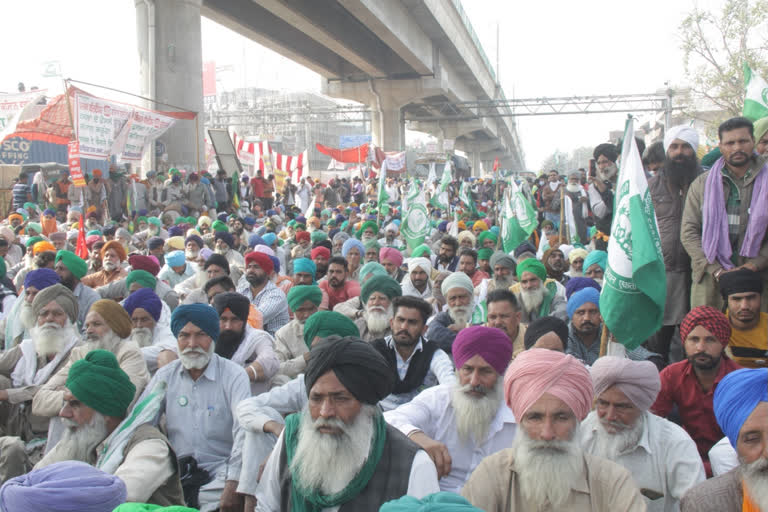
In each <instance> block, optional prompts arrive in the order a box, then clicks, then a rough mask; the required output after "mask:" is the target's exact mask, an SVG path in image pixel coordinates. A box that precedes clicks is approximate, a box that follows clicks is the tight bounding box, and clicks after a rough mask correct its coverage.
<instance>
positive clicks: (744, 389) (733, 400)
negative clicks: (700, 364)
mask: <svg viewBox="0 0 768 512" xmlns="http://www.w3.org/2000/svg"><path fill="white" fill-rule="evenodd" d="M760 402H768V369H766V368H753V369H748V368H744V369H741V370H736V371H734V372H731V373H729V374H728V375H726V376H725V377H723V380H721V381H720V383H719V384H718V385H717V387H716V388H715V397H714V399H713V400H712V406H713V409H714V411H715V419H716V420H717V424H718V425H720V428H721V429H722V430H723V433H725V435H726V436H727V437H728V440H729V441H730V442H731V445H732V446H733V447H734V448H736V441H737V440H738V438H739V431H741V427H742V426H743V425H744V422H745V421H747V418H748V417H749V415H750V414H752V411H754V410H755V407H757V406H758V404H759V403H760Z"/></svg>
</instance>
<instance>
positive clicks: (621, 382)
mask: <svg viewBox="0 0 768 512" xmlns="http://www.w3.org/2000/svg"><path fill="white" fill-rule="evenodd" d="M590 373H591V374H592V383H593V384H594V387H595V397H597V398H600V395H601V394H603V392H604V391H605V390H607V389H608V388H610V387H611V386H618V388H619V391H621V392H622V393H624V394H625V395H626V396H627V398H628V399H629V400H630V402H632V403H633V404H635V407H637V408H638V409H640V410H641V411H647V410H648V409H650V408H651V406H652V405H653V403H654V402H655V401H656V395H658V394H659V390H660V389H661V379H660V378H659V370H658V368H656V365H655V364H653V363H652V362H650V361H632V360H631V359H626V358H624V357H615V356H604V357H600V358H598V360H597V361H595V364H593V365H592V368H591V370H590Z"/></svg>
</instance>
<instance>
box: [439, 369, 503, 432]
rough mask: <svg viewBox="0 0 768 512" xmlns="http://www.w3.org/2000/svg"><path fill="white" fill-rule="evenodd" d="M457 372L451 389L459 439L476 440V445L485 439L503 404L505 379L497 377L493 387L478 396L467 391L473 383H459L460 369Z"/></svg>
mask: <svg viewBox="0 0 768 512" xmlns="http://www.w3.org/2000/svg"><path fill="white" fill-rule="evenodd" d="M456 374H457V375H456V384H454V386H453V390H452V391H451V405H452V406H453V411H454V415H455V417H456V430H457V431H458V432H459V439H461V441H462V442H467V441H474V442H475V444H476V445H480V444H482V443H483V441H485V437H486V436H487V435H488V429H489V428H490V426H491V421H493V418H494V417H495V416H496V413H497V412H498V410H499V407H500V406H501V403H502V402H501V399H502V398H503V396H504V387H503V385H504V380H503V379H502V378H501V377H499V378H497V379H496V385H495V386H494V387H493V388H492V389H489V390H485V391H486V395H485V396H484V397H482V398H477V397H474V396H472V395H469V394H468V393H467V392H468V391H470V390H471V389H472V386H471V385H469V384H466V385H464V386H462V385H460V384H459V376H458V371H457V372H456Z"/></svg>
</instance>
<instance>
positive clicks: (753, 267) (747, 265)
mask: <svg viewBox="0 0 768 512" xmlns="http://www.w3.org/2000/svg"><path fill="white" fill-rule="evenodd" d="M738 268H745V269H747V270H751V271H752V272H759V270H757V265H755V264H754V263H745V264H743V265H742V266H740V267H738Z"/></svg>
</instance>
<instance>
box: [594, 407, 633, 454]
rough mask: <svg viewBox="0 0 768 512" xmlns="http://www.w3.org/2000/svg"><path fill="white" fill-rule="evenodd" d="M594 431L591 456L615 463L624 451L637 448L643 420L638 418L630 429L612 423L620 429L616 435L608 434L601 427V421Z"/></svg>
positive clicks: (603, 427)
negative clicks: (593, 444)
mask: <svg viewBox="0 0 768 512" xmlns="http://www.w3.org/2000/svg"><path fill="white" fill-rule="evenodd" d="M599 423H600V425H599V426H598V427H597V430H596V439H595V441H596V442H595V452H594V454H593V455H597V456H598V457H602V458H604V459H608V460H612V461H615V460H616V459H618V458H619V455H621V453H622V452H623V451H625V450H626V449H628V448H630V447H632V446H637V443H638V442H639V441H640V438H641V437H642V435H643V426H644V424H645V418H644V417H643V416H640V417H639V418H638V419H637V421H635V424H634V425H632V426H631V427H627V426H625V425H622V424H619V423H613V425H614V426H615V427H617V428H622V430H618V431H617V432H616V433H610V432H608V431H607V430H606V429H605V426H603V423H602V421H599Z"/></svg>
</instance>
